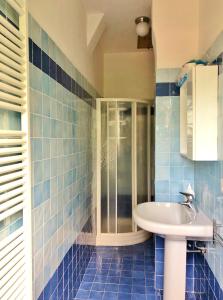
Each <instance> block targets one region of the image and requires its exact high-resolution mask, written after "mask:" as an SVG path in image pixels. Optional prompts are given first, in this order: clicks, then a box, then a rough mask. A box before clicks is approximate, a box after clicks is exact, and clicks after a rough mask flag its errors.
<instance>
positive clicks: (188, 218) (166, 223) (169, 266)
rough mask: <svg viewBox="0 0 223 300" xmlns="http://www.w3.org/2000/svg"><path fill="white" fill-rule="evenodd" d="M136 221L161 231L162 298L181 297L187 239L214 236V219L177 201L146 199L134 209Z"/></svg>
mask: <svg viewBox="0 0 223 300" xmlns="http://www.w3.org/2000/svg"><path fill="white" fill-rule="evenodd" d="M133 217H134V220H135V222H136V224H137V225H138V226H139V227H141V228H142V229H144V230H147V231H150V232H153V233H157V234H161V235H164V237H165V256H164V300H184V299H185V286H186V251H187V239H195V238H196V239H198V240H205V239H209V238H212V237H213V222H212V221H211V220H210V219H209V218H208V217H207V216H206V215H205V214H204V213H203V212H202V211H199V212H198V213H197V214H196V215H195V214H194V213H193V211H192V210H191V209H190V208H188V207H185V206H183V205H181V204H177V203H161V202H146V203H142V204H139V205H137V206H136V208H135V209H134V210H133Z"/></svg>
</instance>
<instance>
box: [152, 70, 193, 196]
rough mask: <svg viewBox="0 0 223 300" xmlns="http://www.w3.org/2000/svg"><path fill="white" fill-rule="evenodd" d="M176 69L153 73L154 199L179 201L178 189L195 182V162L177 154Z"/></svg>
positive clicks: (178, 116)
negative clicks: (154, 108) (154, 80)
mask: <svg viewBox="0 0 223 300" xmlns="http://www.w3.org/2000/svg"><path fill="white" fill-rule="evenodd" d="M178 72H179V70H178V69H160V70H157V74H156V77H157V78H156V81H157V84H156V93H157V95H156V110H155V124H156V129H155V199H156V201H164V202H179V201H182V196H181V195H180V194H179V192H180V191H185V190H186V188H187V186H188V184H191V185H192V187H193V186H194V164H193V162H191V161H189V160H188V159H186V158H183V157H182V156H181V155H180V125H179V124H180V98H179V88H178V87H177V86H176V84H175V81H176V77H177V74H178Z"/></svg>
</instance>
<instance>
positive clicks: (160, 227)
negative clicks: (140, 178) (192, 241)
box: [133, 202, 213, 239]
mask: <svg viewBox="0 0 223 300" xmlns="http://www.w3.org/2000/svg"><path fill="white" fill-rule="evenodd" d="M133 217H134V219H135V222H136V223H137V224H138V226H139V227H141V228H142V229H144V230H147V231H150V232H154V233H157V234H162V235H171V236H179V237H180V236H181V237H183V238H187V239H189V238H197V239H206V238H211V237H212V235H213V224H212V222H211V220H210V219H209V218H208V217H207V216H206V215H205V214H204V213H203V212H202V211H199V212H198V213H197V214H196V216H195V215H194V213H193V211H191V209H190V208H188V207H186V206H183V205H181V204H178V203H161V202H146V203H142V204H139V205H137V206H136V208H135V209H134V211H133Z"/></svg>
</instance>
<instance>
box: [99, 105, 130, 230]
mask: <svg viewBox="0 0 223 300" xmlns="http://www.w3.org/2000/svg"><path fill="white" fill-rule="evenodd" d="M131 144H132V109H131V103H129V102H116V101H111V102H102V103H101V228H102V232H103V233H121V232H129V231H132V170H131V160H132V153H131V150H132V148H131Z"/></svg>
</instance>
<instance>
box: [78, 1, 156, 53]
mask: <svg viewBox="0 0 223 300" xmlns="http://www.w3.org/2000/svg"><path fill="white" fill-rule="evenodd" d="M82 1H83V3H84V6H85V8H86V11H87V13H96V12H102V13H104V14H105V22H106V30H105V32H104V34H103V40H102V42H103V46H104V51H105V53H111V52H130V51H136V50H137V35H136V32H135V18H136V17H138V16H144V15H145V16H150V11H151V2H152V0H82Z"/></svg>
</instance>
